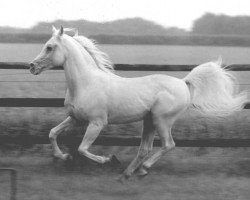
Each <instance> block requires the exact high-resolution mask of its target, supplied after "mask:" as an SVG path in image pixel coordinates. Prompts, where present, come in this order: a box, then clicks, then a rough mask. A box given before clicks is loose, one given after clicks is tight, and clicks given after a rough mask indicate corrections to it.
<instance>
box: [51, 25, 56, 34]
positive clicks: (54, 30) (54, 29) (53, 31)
mask: <svg viewBox="0 0 250 200" xmlns="http://www.w3.org/2000/svg"><path fill="white" fill-rule="evenodd" d="M56 32H57V30H56V28H55V27H54V26H52V33H53V35H54V34H56Z"/></svg>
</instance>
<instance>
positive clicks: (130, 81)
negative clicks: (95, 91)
mask: <svg viewBox="0 0 250 200" xmlns="http://www.w3.org/2000/svg"><path fill="white" fill-rule="evenodd" d="M111 85H112V86H111V87H110V90H109V94H108V96H109V99H108V109H109V119H110V122H111V123H112V122H113V123H120V122H121V123H125V122H130V121H138V120H142V119H143V117H144V116H145V115H146V114H147V113H148V112H150V111H152V109H153V108H154V107H156V105H157V104H159V103H160V102H161V101H164V102H165V104H176V103H177V102H178V101H181V102H182V100H181V99H184V101H186V100H185V99H187V98H188V97H187V95H188V88H187V86H186V84H185V82H184V81H182V80H181V79H178V78H175V77H171V76H166V75H150V76H144V77H138V78H118V79H116V80H113V81H112V82H111ZM180 104H181V103H180ZM183 104H185V103H183Z"/></svg>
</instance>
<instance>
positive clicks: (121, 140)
mask: <svg viewBox="0 0 250 200" xmlns="http://www.w3.org/2000/svg"><path fill="white" fill-rule="evenodd" d="M195 66H196V65H128V64H117V65H115V70H123V71H190V70H192V69H193V68H194V67H195ZM28 68H29V65H28V64H27V63H3V62H0V69H28ZM226 68H227V69H229V70H232V71H250V65H229V66H227V67H226ZM54 70H62V67H57V68H54ZM63 106H64V99H62V98H0V107H55V108H56V107H63ZM245 109H250V103H249V104H247V105H246V106H245ZM80 141H81V138H80V137H78V136H74V137H66V136H64V137H59V142H60V143H64V144H78V143H79V142H80ZM175 142H176V145H177V146H180V147H250V139H239V138H237V139H223V138H219V139H218V138H208V139H190V140H186V139H181V140H180V139H175ZM48 143H49V140H48V137H46V136H34V135H18V136H16V135H11V134H9V133H7V134H6V133H2V134H0V144H22V145H25V144H48ZM94 144H96V145H106V146H138V145H139V144H140V137H138V136H129V137H123V136H116V137H114V136H106V135H102V136H100V137H98V139H97V140H96V141H95V143H94ZM154 145H155V146H160V140H159V138H155V141H154Z"/></svg>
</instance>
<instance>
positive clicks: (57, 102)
mask: <svg viewBox="0 0 250 200" xmlns="http://www.w3.org/2000/svg"><path fill="white" fill-rule="evenodd" d="M63 106H64V99H63V98H0V107H55V108H57V107H63ZM244 109H250V103H248V104H246V105H245V107H244Z"/></svg>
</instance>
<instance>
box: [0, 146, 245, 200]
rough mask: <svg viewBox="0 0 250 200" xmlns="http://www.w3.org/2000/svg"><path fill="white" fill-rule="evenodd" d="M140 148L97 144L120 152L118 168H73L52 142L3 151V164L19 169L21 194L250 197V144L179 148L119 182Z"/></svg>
mask: <svg viewBox="0 0 250 200" xmlns="http://www.w3.org/2000/svg"><path fill="white" fill-rule="evenodd" d="M136 150H137V148H134V147H133V148H132V147H124V148H122V147H106V148H102V147H94V148H93V149H92V151H94V152H95V153H98V154H100V155H101V154H107V153H110V152H111V153H116V154H117V156H118V158H119V159H120V160H121V162H122V165H121V166H120V167H117V168H112V167H110V166H107V165H106V166H101V165H96V164H94V163H92V162H82V163H81V164H79V165H77V166H76V167H75V168H73V169H72V168H71V169H69V168H67V167H66V165H65V163H63V162H57V163H55V162H53V161H52V158H51V157H50V148H49V147H43V148H41V149H39V150H38V147H36V148H34V149H29V150H26V151H20V150H12V151H10V150H8V152H6V151H1V156H0V165H1V166H5V167H8V166H11V167H14V168H16V169H17V170H18V199H27V200H29V199H32V200H36V199H43V200H47V199H48V200H50V199H53V200H57V199H58V200H59V199H60V200H64V199H65V200H66V199H74V200H78V199H79V200H80V199H96V200H99V199H111V200H112V199H114V200H115V199H131V200H133V199H138V200H139V199H143V200H151V199H157V200H161V199H162V200H165V199H171V200H180V199H185V200H193V199H204V200H205V199H218V200H220V199H221V200H235V199H240V200H247V199H249V197H250V191H249V184H250V171H249V165H250V157H249V155H250V149H249V148H229V149H222V148H176V149H175V150H173V151H172V152H170V153H169V154H167V155H166V156H164V158H163V159H162V160H161V161H160V162H158V163H157V164H156V165H155V166H154V167H153V168H152V169H151V171H150V174H149V175H148V176H146V177H145V178H142V179H138V178H137V177H132V178H131V179H130V180H128V181H127V182H125V183H119V182H117V178H118V176H119V174H120V173H121V171H122V170H123V169H124V168H125V167H126V166H127V165H128V163H129V162H130V161H131V159H132V158H133V157H134V155H135V152H136ZM0 178H1V181H0V194H1V196H0V200H2V199H7V196H8V194H7V190H8V185H7V184H6V182H7V181H8V179H7V177H6V176H0Z"/></svg>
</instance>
